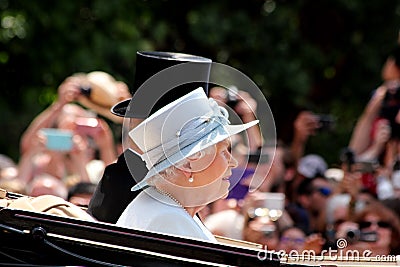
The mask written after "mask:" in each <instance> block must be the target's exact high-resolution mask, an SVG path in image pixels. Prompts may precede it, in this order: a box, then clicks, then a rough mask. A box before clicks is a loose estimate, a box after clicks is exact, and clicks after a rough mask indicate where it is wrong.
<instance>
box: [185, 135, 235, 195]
mask: <svg viewBox="0 0 400 267" xmlns="http://www.w3.org/2000/svg"><path fill="white" fill-rule="evenodd" d="M229 147H230V143H229V140H228V139H225V140H223V141H221V142H219V143H217V144H216V145H215V150H214V151H213V153H210V154H207V155H205V156H204V157H202V158H201V159H199V160H194V161H192V162H191V163H190V165H191V169H192V177H193V182H192V183H190V187H192V188H193V187H204V188H207V190H209V191H208V194H210V195H213V196H216V197H217V198H221V197H226V196H227V194H228V189H229V185H230V182H229V177H230V176H231V175H232V171H231V169H232V168H235V167H236V166H237V161H236V160H235V159H234V158H233V157H232V155H231V153H230V152H229Z"/></svg>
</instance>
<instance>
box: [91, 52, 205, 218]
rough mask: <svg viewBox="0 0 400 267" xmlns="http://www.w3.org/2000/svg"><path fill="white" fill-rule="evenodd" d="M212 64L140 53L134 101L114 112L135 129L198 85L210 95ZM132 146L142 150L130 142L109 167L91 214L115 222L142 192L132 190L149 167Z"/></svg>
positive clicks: (193, 58)
mask: <svg viewBox="0 0 400 267" xmlns="http://www.w3.org/2000/svg"><path fill="white" fill-rule="evenodd" d="M211 63H212V61H211V60H210V59H208V58H204V57H199V56H194V55H188V54H182V53H170V52H137V58H136V74H135V84H134V87H133V90H131V94H132V96H133V97H132V101H131V99H127V100H125V101H122V102H119V103H118V104H116V105H115V106H114V107H112V109H111V112H112V113H113V114H115V115H117V116H120V117H125V118H128V119H129V126H128V127H129V128H135V127H136V126H137V125H138V124H139V123H140V122H142V121H143V120H144V119H146V118H147V117H148V116H149V115H151V114H153V113H154V112H155V111H156V110H158V109H160V108H161V107H163V106H165V105H166V104H168V103H171V102H173V101H174V100H176V99H178V98H179V97H181V96H184V95H185V94H187V93H189V92H191V91H193V90H194V89H196V88H198V87H202V88H203V90H204V91H205V93H206V94H208V87H207V81H208V79H209V74H210V68H211ZM172 67H173V68H172ZM150 78H152V79H150ZM124 126H125V125H124ZM131 149H134V150H135V151H137V152H138V153H141V150H140V149H139V148H138V147H137V146H136V144H134V143H130V144H129V148H128V147H126V148H125V150H124V152H123V153H122V154H121V155H120V156H119V157H118V161H117V162H116V163H114V164H111V165H109V166H107V167H106V169H105V171H104V174H103V177H102V179H101V180H100V182H99V183H98V185H97V188H96V191H95V193H94V195H93V197H92V199H91V201H90V203H89V208H88V213H89V214H91V215H92V216H93V217H94V218H96V219H97V220H99V221H103V222H109V223H116V222H117V220H118V218H119V217H120V215H121V213H122V212H123V211H124V209H125V208H126V207H127V206H128V204H129V203H130V202H131V201H132V200H133V199H134V198H135V197H136V196H137V195H138V193H139V192H140V191H134V192H132V191H131V190H130V189H131V188H132V187H133V186H134V185H135V184H136V181H138V180H139V179H141V178H143V177H144V176H145V174H146V173H147V169H146V168H143V164H142V162H138V160H140V161H141V159H140V158H139V157H137V156H136V155H134V152H133V151H132V150H131ZM131 166H132V168H131Z"/></svg>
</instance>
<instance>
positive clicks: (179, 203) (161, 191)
mask: <svg viewBox="0 0 400 267" xmlns="http://www.w3.org/2000/svg"><path fill="white" fill-rule="evenodd" d="M154 188H155V189H156V191H157V192H158V193H160V194H161V195H164V196H167V197H169V198H170V199H172V201H174V202H175V203H176V204H178V206H179V207H181V208H182V209H183V210H184V211H185V212H186V213H187V214H189V216H190V217H192V215H190V213H189V212H188V211H187V210H186V209H185V207H184V206H183V205H182V204H181V202H179V201H178V200H177V199H176V198H175V197H174V196H173V195H171V193H169V192H167V191H164V190H161V189H159V188H157V187H154Z"/></svg>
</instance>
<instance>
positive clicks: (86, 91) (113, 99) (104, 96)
mask: <svg viewBox="0 0 400 267" xmlns="http://www.w3.org/2000/svg"><path fill="white" fill-rule="evenodd" d="M84 81H85V82H84V84H83V85H82V89H81V90H82V96H81V97H79V99H78V102H79V103H80V104H82V105H83V106H85V107H87V108H89V109H91V110H93V111H94V112H96V113H98V114H100V115H102V116H104V117H106V118H108V119H110V120H112V121H114V122H117V123H122V118H120V117H119V116H115V115H114V114H112V113H110V108H111V107H113V106H114V105H115V104H117V103H118V102H120V101H121V100H125V99H128V98H130V97H131V95H130V93H129V90H128V86H127V85H126V84H125V83H123V82H119V81H116V80H115V79H114V77H112V76H111V75H110V74H108V73H106V72H103V71H93V72H90V73H88V74H86V75H85V76H84Z"/></svg>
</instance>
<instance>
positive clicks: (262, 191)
mask: <svg viewBox="0 0 400 267" xmlns="http://www.w3.org/2000/svg"><path fill="white" fill-rule="evenodd" d="M382 78H383V83H382V85H381V86H380V87H379V88H377V89H376V90H374V92H373V94H372V97H371V99H370V101H369V102H368V103H367V105H366V107H365V110H364V112H363V113H362V114H361V115H360V117H359V118H358V120H357V124H356V125H355V127H354V131H353V134H352V136H351V139H350V140H349V145H348V147H347V148H346V149H345V150H343V153H342V155H341V158H340V159H341V160H340V162H339V163H340V166H339V167H336V168H330V166H329V164H327V162H326V161H325V159H324V158H323V157H322V156H321V155H318V154H315V153H313V154H305V151H306V150H305V148H306V146H307V142H308V140H309V139H310V138H312V137H313V136H314V135H316V134H317V133H318V130H319V129H320V128H321V127H323V125H322V122H321V118H320V117H319V116H318V115H317V114H315V113H314V112H313V111H311V110H302V111H300V112H299V113H298V114H297V116H296V117H295V119H294V120H293V121H291V122H290V124H291V126H292V129H293V135H292V138H291V140H290V142H287V141H283V140H281V139H279V136H278V142H277V146H276V148H271V147H263V145H262V142H263V141H262V137H261V135H260V131H259V129H258V128H257V127H255V128H253V129H252V131H251V132H250V133H249V135H250V138H249V142H248V143H246V142H244V141H243V140H242V139H241V137H240V136H238V137H237V139H234V140H233V142H232V154H233V155H234V156H235V157H236V158H237V161H238V163H239V166H238V171H237V173H236V171H235V172H234V173H233V175H232V176H235V175H236V177H234V178H235V183H234V186H233V185H232V189H231V192H230V194H229V196H228V198H227V199H224V200H218V201H216V202H214V203H212V204H210V205H209V206H208V207H207V209H204V210H203V211H202V213H201V214H200V217H201V219H202V220H203V222H204V224H205V225H206V226H207V227H208V228H209V229H210V230H211V231H212V233H214V234H215V235H221V236H225V237H229V238H234V239H241V240H244V241H249V242H255V243H260V244H262V245H265V246H266V247H267V248H268V249H270V250H275V251H278V250H281V251H285V252H287V253H289V252H290V251H292V250H295V251H297V252H299V253H301V252H302V251H304V250H313V251H314V252H315V253H316V255H318V254H319V253H321V251H322V250H323V249H326V248H329V247H331V248H337V247H338V240H346V242H347V244H348V245H347V246H346V247H345V248H343V247H342V248H343V249H357V250H359V251H364V250H367V249H368V250H370V251H372V253H373V255H394V254H399V253H400V251H399V249H400V244H399V237H400V219H399V215H400V214H399V202H400V201H399V199H400V150H399V148H400V143H399V137H400V131H399V129H400V127H399V125H400V115H399V114H400V113H398V111H399V110H400V94H399V92H400V91H399V90H398V88H400V48H396V49H395V50H394V51H393V53H392V54H391V55H390V56H389V57H388V58H387V61H386V63H385V65H384V66H383V68H382ZM99 79H100V80H101V82H100V83H96V81H98V80H99ZM99 84H100V85H99ZM101 85H106V86H103V87H104V88H102V86H101ZM110 88H112V89H110ZM87 89H91V90H92V91H94V89H96V90H97V93H99V92H100V94H101V93H102V94H103V95H102V96H103V97H100V99H108V100H109V102H108V103H99V102H96V101H95V100H93V99H90V93H88V90H87ZM225 91H226V90H225V89H223V88H214V89H213V90H211V91H210V96H211V97H214V98H215V99H217V100H218V101H219V103H220V104H221V105H228V104H229V103H228V102H227V98H226V97H227V95H226V93H225ZM104 94H106V97H104ZM129 97H130V94H129V90H128V88H127V86H126V84H124V83H122V82H118V81H116V80H115V79H114V78H113V77H111V76H110V75H108V74H106V73H103V72H95V73H90V74H82V73H80V74H76V75H72V76H71V77H68V78H67V79H66V80H65V81H64V82H63V83H62V84H61V85H60V86H59V89H58V98H57V100H56V101H55V102H54V103H53V104H52V105H51V106H50V107H49V108H47V109H46V110H44V111H43V112H42V113H41V114H39V115H38V116H37V117H36V118H35V119H34V120H33V121H32V123H31V124H30V125H29V126H28V127H27V129H26V131H25V132H24V133H23V135H22V136H21V144H20V155H21V157H20V159H19V162H17V163H15V162H13V161H12V160H10V159H9V158H8V157H7V156H5V155H3V156H2V157H0V171H1V177H0V187H1V188H4V189H7V190H8V191H12V192H16V193H21V194H26V195H30V196H38V195H42V194H52V195H56V196H59V197H62V198H64V199H66V200H68V201H70V202H72V203H74V204H76V205H78V206H83V207H87V205H88V203H89V200H90V197H91V195H92V194H93V192H94V190H95V186H96V184H97V182H98V181H99V179H100V178H101V175H102V173H103V170H104V167H105V166H106V165H108V164H110V163H112V162H114V161H115V160H116V159H117V156H118V155H119V154H120V153H121V149H120V148H119V146H120V144H119V143H118V141H116V140H118V138H116V136H115V133H113V131H112V129H111V128H110V126H109V124H110V123H121V122H120V121H117V119H116V118H113V117H112V115H111V114H108V110H109V108H110V107H111V106H112V105H113V104H115V103H117V102H118V101H120V100H122V99H127V98H129ZM238 100H239V101H238V103H235V106H233V107H232V108H233V110H235V112H236V113H237V114H238V115H239V116H240V117H241V118H242V120H243V121H244V122H246V120H248V121H251V120H253V119H254V118H255V114H256V113H257V103H256V102H255V101H254V99H252V98H251V96H250V95H249V94H248V93H246V92H244V91H241V90H239V91H238ZM48 129H56V130H58V132H57V133H56V134H57V135H58V138H61V137H60V136H61V135H63V136H64V138H67V139H62V140H63V141H62V144H63V146H62V147H55V148H54V147H51V144H50V139H51V138H52V136H51V132H48V131H46V130H48ZM65 136H66V137H65ZM68 138H69V139H68ZM68 142H71V144H70V145H67V143H68ZM243 147H247V148H248V149H249V150H248V151H251V153H252V155H249V154H248V153H247V154H246V153H244V152H243V151H247V150H246V149H244V150H243ZM261 148H262V149H261ZM254 155H256V159H257V163H258V166H257V171H256V170H255V165H254V162H251V161H250V162H247V161H246V160H245V159H246V158H247V157H249V156H254ZM231 180H233V177H232V179H231ZM255 180H256V181H259V183H258V186H257V188H251V187H249V186H250V184H251V182H252V181H255ZM249 189H251V190H250V191H249ZM270 193H280V195H283V196H284V199H283V202H282V208H281V210H278V211H275V212H278V213H279V214H278V215H276V216H273V215H272V214H271V209H270V210H267V211H266V212H265V209H266V208H268V201H272V200H271V198H268V197H271V194H270ZM266 198H267V200H265V199H266ZM266 203H267V204H266ZM259 209H264V212H261V213H260V212H258V211H259Z"/></svg>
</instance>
